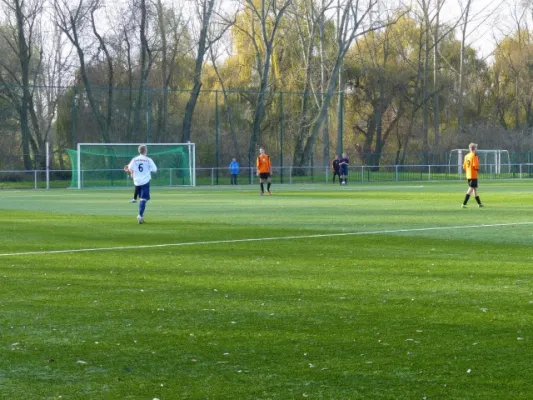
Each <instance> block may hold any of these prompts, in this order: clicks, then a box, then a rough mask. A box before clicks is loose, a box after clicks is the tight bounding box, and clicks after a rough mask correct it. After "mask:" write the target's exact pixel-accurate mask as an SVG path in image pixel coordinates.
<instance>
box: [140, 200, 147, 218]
mask: <svg viewBox="0 0 533 400" xmlns="http://www.w3.org/2000/svg"><path fill="white" fill-rule="evenodd" d="M145 209H146V200H141V202H140V203H139V215H140V216H141V217H142V216H143V215H144V210H145Z"/></svg>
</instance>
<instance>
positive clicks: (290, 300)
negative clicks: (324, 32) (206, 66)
mask: <svg viewBox="0 0 533 400" xmlns="http://www.w3.org/2000/svg"><path fill="white" fill-rule="evenodd" d="M273 190H274V191H275V193H274V196H271V197H270V196H265V197H261V196H258V188H257V186H253V187H252V186H239V187H237V188H232V187H209V188H187V189H158V188H154V189H153V190H152V192H153V193H152V201H150V203H149V204H148V207H147V211H146V216H145V218H146V224H144V225H138V224H137V223H136V220H135V216H136V215H137V205H134V204H128V200H129V199H130V197H131V194H132V191H131V190H85V191H75V190H68V191H67V190H50V191H2V192H0V204H1V206H0V207H1V213H0V223H1V226H2V230H1V231H0V279H1V281H0V282H1V286H0V311H1V312H0V327H1V336H0V337H1V342H0V343H1V344H0V352H1V354H0V398H1V399H13V400H18V399H21V400H22V399H24V400H28V399H58V398H61V399H76V400H77V399H87V400H89V399H90V400H95V399H149V400H151V399H154V398H158V399H161V400H167V399H305V398H307V399H424V398H427V399H446V400H449V399H480V400H481V399H483V400H485V399H510V398H512V399H530V398H531V393H533V383H532V382H533V380H532V379H531V374H530V372H529V370H530V364H531V360H532V359H533V346H532V339H533V338H532V336H531V327H532V326H533V289H532V280H533V279H532V274H533V270H532V269H531V263H532V254H533V253H532V251H531V243H532V240H533V233H532V228H533V218H532V215H533V189H532V186H531V182H530V181H521V182H509V181H506V182H497V183H485V182H482V187H481V198H482V200H483V202H484V203H485V205H486V207H485V208H482V209H478V208H477V206H476V204H475V201H474V199H472V200H471V201H470V204H469V208H468V209H461V208H460V207H459V205H460V204H461V201H462V200H463V197H464V190H465V184H464V183H423V184H412V183H411V184H408V183H405V184H399V185H398V184H374V185H361V184H353V185H350V186H348V187H344V188H343V187H339V186H338V185H300V186H298V185H292V186H285V185H274V186H273ZM272 238H278V239H272ZM251 239H256V240H251ZM266 239H268V240H266ZM142 246H145V247H142ZM75 250H81V251H75ZM58 251H63V252H58Z"/></svg>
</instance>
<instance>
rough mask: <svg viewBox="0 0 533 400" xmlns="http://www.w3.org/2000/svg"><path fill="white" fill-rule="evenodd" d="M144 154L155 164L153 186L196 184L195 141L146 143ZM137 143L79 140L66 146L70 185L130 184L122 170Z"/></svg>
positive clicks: (136, 150)
mask: <svg viewBox="0 0 533 400" xmlns="http://www.w3.org/2000/svg"><path fill="white" fill-rule="evenodd" d="M146 147H147V149H148V153H147V156H148V157H150V158H152V159H153V160H154V163H155V164H156V165H157V173H155V174H153V175H152V180H151V181H150V184H151V185H153V186H195V185H196V179H195V146H194V143H147V144H146ZM138 149H139V144H138V143H78V146H77V149H76V150H73V149H69V150H68V154H69V156H70V161H71V163H72V183H71V187H72V188H77V189H83V188H106V187H126V186H132V185H133V180H132V179H131V177H130V176H129V174H127V173H126V172H125V171H124V166H125V165H127V164H129V162H130V161H131V159H132V158H133V157H136V156H138V155H139V151H138Z"/></svg>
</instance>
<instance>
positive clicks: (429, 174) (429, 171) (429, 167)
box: [428, 165, 431, 181]
mask: <svg viewBox="0 0 533 400" xmlns="http://www.w3.org/2000/svg"><path fill="white" fill-rule="evenodd" d="M430 180H431V165H428V181H430Z"/></svg>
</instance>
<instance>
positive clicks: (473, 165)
mask: <svg viewBox="0 0 533 400" xmlns="http://www.w3.org/2000/svg"><path fill="white" fill-rule="evenodd" d="M468 148H469V149H470V153H468V154H467V155H466V156H465V159H464V162H463V169H464V170H465V172H466V179H467V181H468V190H467V191H466V195H465V199H464V201H463V204H461V207H462V208H466V203H468V200H469V199H470V195H471V194H472V193H473V194H474V197H475V199H476V201H477V204H478V207H483V204H481V200H480V199H479V196H478V194H477V186H478V184H477V178H478V171H479V158H478V156H477V155H476V150H477V144H475V143H470V144H469V145H468Z"/></svg>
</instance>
